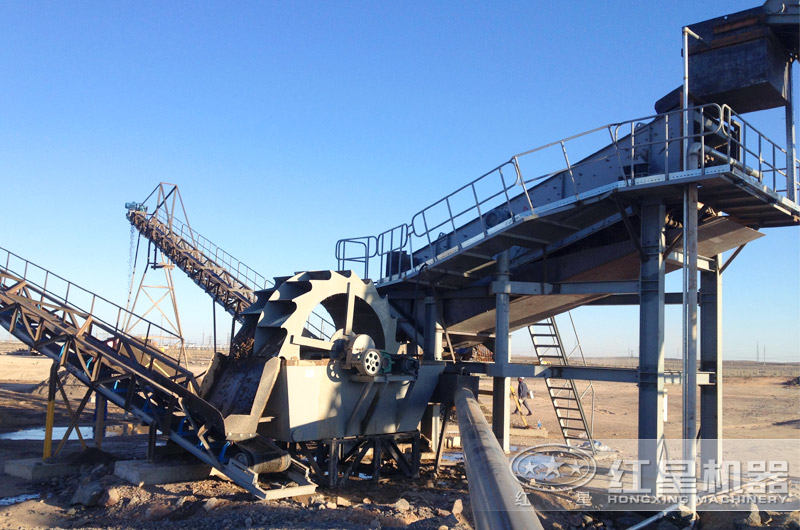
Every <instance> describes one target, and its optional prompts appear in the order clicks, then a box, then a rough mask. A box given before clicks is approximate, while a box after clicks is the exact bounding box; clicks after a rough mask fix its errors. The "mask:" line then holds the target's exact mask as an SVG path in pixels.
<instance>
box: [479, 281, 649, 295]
mask: <svg viewBox="0 0 800 530" xmlns="http://www.w3.org/2000/svg"><path fill="white" fill-rule="evenodd" d="M492 292H493V293H495V294H499V293H504V294H514V295H524V296H536V295H551V294H633V293H638V292H639V282H635V281H605V282H573V283H542V282H499V281H496V282H492Z"/></svg>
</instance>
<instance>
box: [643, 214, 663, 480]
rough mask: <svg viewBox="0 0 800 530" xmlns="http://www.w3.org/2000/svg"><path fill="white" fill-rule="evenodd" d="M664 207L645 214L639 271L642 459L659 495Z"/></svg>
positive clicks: (647, 475)
mask: <svg viewBox="0 0 800 530" xmlns="http://www.w3.org/2000/svg"><path fill="white" fill-rule="evenodd" d="M665 218H666V209H665V207H664V205H663V204H659V203H645V204H643V205H642V212H641V220H642V221H641V223H642V224H641V246H642V253H643V259H642V262H641V265H640V270H639V284H640V285H639V291H640V293H639V299H640V305H639V460H641V461H642V463H643V464H644V465H643V466H642V468H641V472H642V476H641V486H642V487H643V488H645V489H648V490H649V491H650V492H651V494H653V495H656V494H658V487H657V485H658V475H659V470H660V469H661V468H662V458H663V452H662V449H663V447H662V445H663V438H664V394H665V391H664V379H663V377H661V376H662V375H663V374H664V274H665V272H666V269H665V265H664V259H663V252H664V221H665Z"/></svg>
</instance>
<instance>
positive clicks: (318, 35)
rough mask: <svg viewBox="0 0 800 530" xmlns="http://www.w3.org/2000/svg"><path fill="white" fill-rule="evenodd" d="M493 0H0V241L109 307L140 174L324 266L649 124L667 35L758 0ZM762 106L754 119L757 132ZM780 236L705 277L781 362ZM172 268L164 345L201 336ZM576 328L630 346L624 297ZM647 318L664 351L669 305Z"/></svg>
mask: <svg viewBox="0 0 800 530" xmlns="http://www.w3.org/2000/svg"><path fill="white" fill-rule="evenodd" d="M499 4H500V3H497V2H492V3H489V2H486V3H475V2H466V3H462V2H369V3H367V2H363V3H362V2H349V3H345V2H313V3H306V2H291V3H290V2H284V3H278V2H272V3H270V2H257V3H256V2H254V3H249V2H237V3H235V7H233V5H234V4H230V3H228V2H217V3H213V2H199V3H195V2H152V3H149V2H112V3H109V2H77V3H69V4H64V3H56V2H46V3H45V2H21V1H11V2H3V3H2V4H0V21H1V22H2V27H3V31H2V32H0V79H1V81H0V183H2V190H3V198H4V201H3V217H4V219H3V222H2V224H0V245H1V246H4V247H6V248H9V249H10V250H12V251H14V252H17V253H18V254H21V255H22V256H25V257H28V258H30V259H32V260H33V261H35V262H38V263H40V264H42V265H44V266H46V267H48V268H51V269H53V270H55V271H57V272H59V273H61V274H62V275H64V276H66V277H68V278H70V279H74V281H76V282H77V283H79V284H83V285H86V286H87V287H91V288H93V289H95V290H97V291H99V292H101V293H103V294H105V295H106V296H108V297H109V298H111V299H112V300H116V301H119V302H120V303H123V304H124V302H125V299H126V295H127V288H128V273H129V269H128V254H129V244H130V239H129V225H128V223H127V221H126V220H125V218H124V213H125V212H124V208H123V204H124V202H126V201H129V200H141V199H143V198H144V196H145V195H146V194H147V193H148V192H149V191H150V190H151V189H152V187H153V186H154V185H155V184H156V183H157V182H159V181H162V180H163V181H170V182H175V183H178V184H179V185H180V187H181V189H182V191H183V196H184V199H185V201H186V203H187V207H188V209H189V217H190V221H191V222H192V224H193V225H194V226H195V227H196V228H197V229H199V230H200V232H202V233H203V234H205V235H207V236H208V237H209V238H210V239H211V240H213V241H217V242H219V243H220V244H221V245H222V246H223V247H225V248H226V249H228V250H229V251H230V252H231V253H232V254H234V255H236V256H238V257H240V258H241V259H242V260H243V261H245V262H246V263H248V264H249V265H251V266H252V267H253V268H255V269H257V270H259V271H261V272H262V273H263V274H265V275H281V274H288V273H291V272H292V271H296V270H304V269H316V268H333V267H335V262H334V260H333V245H334V243H335V241H336V240H337V239H338V238H340V237H345V236H355V235H363V234H367V233H376V232H378V231H380V230H383V229H384V228H387V227H389V226H393V225H395V224H397V223H400V222H405V221H408V220H409V219H410V216H411V214H412V213H413V212H415V211H416V210H418V209H420V208H421V207H423V206H425V205H427V204H428V203H429V202H432V201H433V200H435V199H437V198H438V197H439V196H441V195H443V194H445V193H447V192H449V191H450V190H452V189H454V188H456V187H457V186H459V185H461V184H462V183H464V182H466V181H467V180H470V179H472V178H474V177H476V176H478V175H479V174H481V173H483V172H484V171H485V170H487V169H490V168H491V167H494V166H495V165H496V164H498V163H500V162H502V161H504V160H507V159H508V157H509V156H510V155H512V154H514V153H517V152H520V151H523V150H525V149H528V148H531V147H535V146H538V145H541V144H544V143H546V142H549V141H551V140H554V139H557V138H560V137H564V136H567V135H570V134H573V133H576V132H579V131H582V130H586V129H589V128H592V127H595V126H598V125H602V124H604V123H608V122H613V121H622V120H625V119H628V118H633V117H637V116H646V115H649V114H651V113H652V112H653V102H654V101H655V100H656V99H658V98H659V97H661V96H662V95H663V94H665V93H666V92H668V91H669V90H671V89H672V88H674V87H676V86H678V85H679V84H680V82H681V58H680V28H681V26H682V25H683V24H687V23H692V22H697V21H700V20H704V19H707V18H710V17H713V16H717V15H721V14H724V13H725V12H732V11H736V10H739V9H746V8H749V7H752V6H755V5H757V1H756V2H753V1H731V2H727V3H724V4H720V3H710V2H690V1H678V2H660V3H658V4H654V3H652V2H633V1H630V2H581V3H570V4H566V3H561V2H519V3H516V2H506V3H502V4H501V5H499ZM567 5H570V6H573V7H571V8H567V7H565V6H567ZM795 86H796V87H797V86H800V82H796V83H795ZM781 114H782V112H778V113H777V114H776V113H775V112H773V113H772V114H770V113H766V115H765V116H759V117H758V118H759V119H762V121H763V125H764V128H765V129H767V130H768V131H770V133H772V136H773V137H775V138H776V139H778V140H780V139H781V138H782V134H783V129H782V124H781V122H780V120H777V119H776V116H778V117H780V116H781ZM798 121H800V119H798ZM759 123H761V122H759ZM798 235H800V231H798V229H778V230H769V231H767V237H765V238H762V239H761V240H759V241H758V242H756V243H753V244H752V245H750V246H748V248H747V249H746V250H745V252H744V253H743V254H742V255H741V256H740V257H739V258H738V259H737V262H736V264H735V265H732V267H731V268H730V269H729V270H728V271H726V273H725V287H726V291H725V315H724V316H725V328H724V333H725V334H724V340H725V350H726V355H727V356H728V357H729V358H736V357H752V356H753V352H754V350H755V343H756V341H760V343H761V344H763V345H766V348H767V356H768V358H770V359H778V358H781V359H786V360H798V358H800V345H799V344H800V338H799V336H798V327H800V326H799V323H800V306H799V302H798V300H799V299H800V286H799V285H798V263H799V262H800V250H799V246H798ZM178 276H179V278H178V282H177V289H178V296H179V301H180V307H181V312H182V314H183V319H184V326H185V328H186V329H187V335H188V336H189V338H190V339H199V338H200V336H201V334H203V333H205V334H206V336H207V335H208V330H209V329H210V312H211V309H210V301H209V299H208V298H207V297H205V295H203V294H202V293H201V292H200V290H199V289H198V288H197V287H195V286H194V285H193V284H191V283H189V282H188V281H187V280H185V279H184V278H183V277H182V276H181V275H178ZM672 276H674V275H672ZM679 280H680V278H678V277H676V278H671V279H670V282H671V283H672V287H673V288H677V287H676V286H675V282H676V281H679ZM576 321H577V324H578V326H579V331H580V332H581V335H582V338H583V342H584V346H585V347H586V349H587V350H588V351H589V352H591V353H593V354H627V351H628V349H629V348H633V349H634V350H635V349H636V347H637V344H636V328H637V316H636V310H635V309H633V308H624V309H583V310H579V311H578V312H576ZM220 327H221V329H226V327H224V326H222V325H220ZM667 331H668V339H667V353H668V354H669V355H674V354H675V353H676V352H677V345H678V344H679V342H680V327H679V315H677V316H675V315H674V314H672V313H670V316H669V319H668V330H667ZM221 333H222V334H224V332H222V331H221ZM513 345H514V348H515V349H516V350H517V351H522V350H524V349H526V348H527V344H526V343H524V342H522V341H520V340H514V341H513Z"/></svg>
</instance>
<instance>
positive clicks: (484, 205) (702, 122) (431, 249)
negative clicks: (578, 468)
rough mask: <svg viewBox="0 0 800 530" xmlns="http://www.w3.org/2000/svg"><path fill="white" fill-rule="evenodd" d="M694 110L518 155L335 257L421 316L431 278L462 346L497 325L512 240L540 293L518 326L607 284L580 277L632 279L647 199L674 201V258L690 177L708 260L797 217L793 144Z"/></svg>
mask: <svg viewBox="0 0 800 530" xmlns="http://www.w3.org/2000/svg"><path fill="white" fill-rule="evenodd" d="M688 112H689V113H690V115H691V116H692V119H691V121H692V129H693V130H692V131H691V134H689V135H684V134H683V133H682V131H681V122H682V111H672V112H667V113H663V114H658V115H653V116H647V117H644V118H638V119H634V120H628V121H625V122H621V123H612V124H609V125H605V126H602V127H598V128H596V129H592V130H590V131H587V132H584V133H580V134H577V135H574V136H572V137H569V138H564V139H562V140H557V141H555V142H551V143H550V144H547V145H544V146H542V147H539V148H536V149H532V150H530V151H527V152H525V153H520V154H518V155H515V156H513V157H512V158H511V159H510V160H509V161H508V162H505V163H503V164H501V165H500V166H498V167H496V168H494V169H492V170H491V171H489V172H487V173H485V174H484V175H481V176H480V177H478V178H477V179H474V180H472V181H471V182H468V183H467V184H465V185H463V186H461V187H460V188H458V189H457V190H455V191H454V192H452V193H450V194H449V195H447V196H445V197H443V198H442V199H439V200H438V201H436V202H434V203H433V204H431V205H430V206H428V207H426V208H424V209H422V210H420V211H418V212H417V213H415V214H414V215H413V216H412V218H411V221H410V222H408V223H403V224H400V225H398V226H396V227H393V228H390V229H388V230H386V231H384V232H381V233H380V234H378V235H376V236H366V237H357V238H347V239H342V240H340V241H338V242H337V245H336V258H337V261H338V267H339V268H340V269H344V268H351V267H353V268H355V267H358V268H363V272H364V273H365V276H368V277H372V278H373V279H375V280H376V285H378V288H379V290H380V292H381V294H388V295H390V297H391V299H392V302H393V304H394V305H396V306H398V308H399V309H401V310H402V311H403V312H404V313H405V314H407V315H416V316H417V321H416V323H415V325H416V327H417V329H422V311H420V310H416V309H415V308H414V303H413V299H415V298H418V297H419V296H422V293H424V292H425V288H424V287H422V288H420V289H418V290H417V287H415V286H416V285H420V286H430V285H435V287H436V289H437V290H438V291H439V292H440V293H443V295H442V296H441V298H443V299H444V301H443V302H442V305H443V308H442V311H441V312H440V318H441V319H442V320H443V322H441V325H443V326H444V327H446V328H447V329H448V331H449V333H450V335H451V338H452V339H453V345H454V347H462V346H469V345H473V344H476V343H481V342H483V341H485V340H486V339H487V338H490V337H491V336H492V334H493V332H494V321H495V317H494V293H493V292H492V291H491V282H492V278H493V275H494V274H495V265H496V261H495V258H496V256H497V255H498V254H499V253H501V252H504V251H509V253H510V261H511V263H510V266H511V274H512V276H513V277H515V278H519V279H520V280H521V281H526V282H537V283H541V292H540V293H532V295H533V296H528V295H522V296H512V300H511V306H510V326H511V331H513V330H515V329H521V328H523V327H525V326H527V325H530V324H532V323H533V322H538V321H540V320H542V319H545V318H547V317H549V316H552V315H555V314H559V313H563V312H565V311H568V310H570V309H572V308H575V307H578V306H580V305H584V304H588V303H595V302H599V300H600V299H602V298H604V297H606V296H608V294H607V293H603V292H600V293H598V292H589V290H584V291H581V289H580V285H577V284H578V283H580V282H595V283H597V282H631V281H637V280H638V270H639V267H638V264H639V255H640V253H641V249H639V248H638V245H639V242H638V236H639V234H638V229H639V226H638V219H637V216H638V215H639V206H640V204H642V202H643V201H647V200H658V201H661V202H663V203H665V205H666V207H667V211H668V214H669V213H670V212H675V214H674V215H673V216H672V217H671V218H670V223H669V224H668V226H667V237H668V243H669V246H668V248H669V250H670V253H669V254H668V255H665V259H666V261H667V266H668V270H676V269H677V268H679V267H680V266H681V256H680V253H679V252H677V251H675V249H679V248H680V243H681V240H680V239H679V235H680V229H679V228H678V225H677V224H676V223H675V222H673V220H674V219H679V218H680V215H681V214H680V212H681V207H682V190H683V187H684V186H685V185H687V184H692V183H694V184H697V185H699V186H700V188H699V201H700V202H701V203H702V204H703V208H704V210H703V212H701V216H702V218H701V219H700V225H699V228H698V252H699V254H700V255H701V261H703V262H704V263H705V261H707V260H703V259H702V257H708V256H715V255H717V254H720V253H722V252H724V251H727V250H730V249H733V248H736V247H738V246H740V245H743V244H745V243H747V242H749V241H752V240H753V239H756V238H758V237H761V235H762V234H760V233H759V232H758V230H760V229H762V228H768V227H776V226H793V225H798V224H800V205H798V203H797V202H795V201H794V200H792V197H795V196H797V183H796V182H795V183H788V182H787V179H788V177H787V170H786V161H785V158H786V150H785V149H784V148H783V147H781V146H780V145H778V144H776V143H774V142H773V141H772V140H770V139H769V138H767V137H766V136H764V135H763V134H762V133H761V132H760V131H758V130H757V129H756V128H754V127H753V126H752V125H750V124H749V123H748V122H747V121H746V120H745V119H743V118H742V117H741V116H739V115H737V114H736V113H735V112H733V111H732V110H731V109H730V107H728V106H725V105H716V104H709V105H702V106H698V107H693V108H691V109H689V111H688ZM687 139H688V141H689V143H690V146H691V153H690V160H691V165H692V167H690V168H689V169H685V170H684V169H682V168H681V158H680V145H681V143H682V142H683V141H684V140H687ZM609 140H610V143H609ZM587 151H588V152H589V154H586V153H587ZM794 164H795V166H798V165H799V164H800V162H798V161H797V160H795V162H794ZM550 169H552V170H550ZM548 170H550V171H548ZM531 175H534V176H531ZM567 284H569V285H567ZM564 287H570V289H569V290H568V289H565V288H564ZM637 292H638V291H637V290H632V291H630V293H633V294H635V293H637ZM543 295H547V296H543ZM448 297H449V298H448ZM459 298H460V299H459ZM466 298H469V299H468V300H465V299H466Z"/></svg>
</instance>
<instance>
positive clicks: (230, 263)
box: [147, 209, 336, 339]
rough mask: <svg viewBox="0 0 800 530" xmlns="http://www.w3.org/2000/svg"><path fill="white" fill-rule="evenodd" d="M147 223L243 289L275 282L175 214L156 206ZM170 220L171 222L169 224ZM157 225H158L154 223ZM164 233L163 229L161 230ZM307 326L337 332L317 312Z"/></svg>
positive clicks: (324, 333) (251, 296) (256, 288)
mask: <svg viewBox="0 0 800 530" xmlns="http://www.w3.org/2000/svg"><path fill="white" fill-rule="evenodd" d="M147 217H148V223H150V222H151V221H152V220H153V219H154V218H155V220H156V221H157V222H158V223H159V224H160V225H161V226H165V227H166V228H167V230H168V232H167V233H165V234H164V235H166V236H169V235H174V236H177V237H178V238H180V239H181V240H182V241H183V242H184V245H185V246H186V247H187V249H189V250H197V251H199V252H200V253H201V254H202V255H203V256H204V257H205V258H206V260H208V261H209V262H211V263H213V264H214V265H216V266H218V267H220V268H222V269H223V270H224V271H225V272H226V273H227V274H228V275H230V276H231V277H232V278H233V279H234V280H235V281H236V282H238V283H239V284H241V285H242V286H244V287H245V288H246V289H248V290H249V291H251V292H252V293H254V292H255V291H259V290H261V289H268V288H270V287H273V286H274V285H275V282H274V281H272V280H270V279H267V278H266V277H264V276H262V275H261V274H259V273H258V272H256V271H255V270H253V269H252V268H250V267H248V266H247V265H245V264H244V263H242V262H241V261H240V260H238V259H236V258H235V257H233V256H232V255H230V254H229V253H228V252H226V251H225V250H223V249H222V248H220V247H219V246H217V245H216V244H215V243H213V242H212V241H210V240H209V239H207V238H206V237H204V236H202V235H201V234H199V233H198V232H197V231H196V230H194V229H192V228H191V227H190V226H189V225H188V224H187V223H184V222H183V221H181V220H180V219H178V218H177V217H175V216H172V218H171V219H170V216H169V215H168V214H167V212H166V211H165V210H163V209H157V210H156V211H155V212H153V213H151V214H149V215H148V216H147ZM170 222H171V225H170ZM156 228H158V225H156ZM162 233H163V231H162ZM247 298H249V299H250V300H251V301H255V295H254V294H249V293H248V295H247ZM306 328H307V329H308V330H309V331H311V332H312V333H313V334H314V335H316V336H318V337H324V338H326V339H327V338H330V337H331V336H332V335H333V333H334V332H335V331H336V327H335V326H334V324H333V322H331V321H330V320H328V319H327V318H325V317H324V316H323V315H321V314H320V313H319V312H318V311H316V310H315V311H313V312H312V313H311V315H309V318H308V321H307V322H306Z"/></svg>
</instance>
